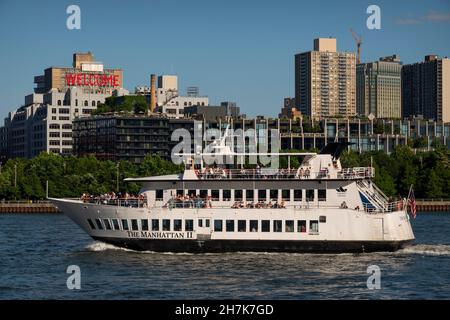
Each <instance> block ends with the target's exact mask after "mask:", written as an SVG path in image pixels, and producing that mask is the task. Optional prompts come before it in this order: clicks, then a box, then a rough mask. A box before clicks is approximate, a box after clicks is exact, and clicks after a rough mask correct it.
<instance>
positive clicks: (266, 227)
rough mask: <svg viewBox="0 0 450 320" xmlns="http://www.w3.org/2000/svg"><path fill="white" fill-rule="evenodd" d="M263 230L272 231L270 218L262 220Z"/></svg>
mask: <svg viewBox="0 0 450 320" xmlns="http://www.w3.org/2000/svg"><path fill="white" fill-rule="evenodd" d="M261 231H262V232H270V220H262V221H261Z"/></svg>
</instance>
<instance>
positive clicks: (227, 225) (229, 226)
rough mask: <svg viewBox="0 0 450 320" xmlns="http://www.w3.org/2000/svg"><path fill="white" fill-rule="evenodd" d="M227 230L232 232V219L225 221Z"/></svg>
mask: <svg viewBox="0 0 450 320" xmlns="http://www.w3.org/2000/svg"><path fill="white" fill-rule="evenodd" d="M226 227H227V232H234V220H227V221H226Z"/></svg>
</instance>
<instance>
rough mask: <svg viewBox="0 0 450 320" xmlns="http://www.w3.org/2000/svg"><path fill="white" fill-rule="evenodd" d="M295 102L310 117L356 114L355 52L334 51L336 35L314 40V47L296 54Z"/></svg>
mask: <svg viewBox="0 0 450 320" xmlns="http://www.w3.org/2000/svg"><path fill="white" fill-rule="evenodd" d="M295 103H296V107H297V108H298V109H299V110H300V111H301V113H302V114H305V115H310V116H312V117H315V118H318V117H331V116H353V115H355V114H356V56H355V53H353V52H337V51H336V39H334V38H328V39H324V38H320V39H315V40H314V50H313V51H308V52H303V53H299V54H297V55H295Z"/></svg>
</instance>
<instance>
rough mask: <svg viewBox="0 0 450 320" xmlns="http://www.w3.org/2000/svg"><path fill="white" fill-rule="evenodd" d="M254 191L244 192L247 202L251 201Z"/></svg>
mask: <svg viewBox="0 0 450 320" xmlns="http://www.w3.org/2000/svg"><path fill="white" fill-rule="evenodd" d="M254 191H255V190H245V197H246V199H247V201H253V199H254Z"/></svg>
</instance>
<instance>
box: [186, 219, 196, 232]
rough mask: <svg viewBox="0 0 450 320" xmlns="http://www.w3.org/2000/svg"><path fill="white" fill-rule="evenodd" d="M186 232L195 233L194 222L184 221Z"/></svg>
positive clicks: (190, 220)
mask: <svg viewBox="0 0 450 320" xmlns="http://www.w3.org/2000/svg"><path fill="white" fill-rule="evenodd" d="M184 231H194V220H192V219H187V220H184Z"/></svg>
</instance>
